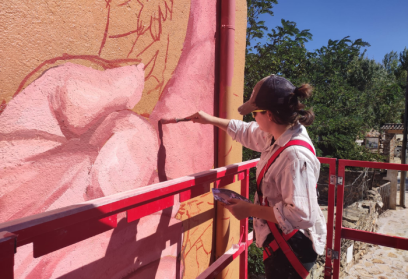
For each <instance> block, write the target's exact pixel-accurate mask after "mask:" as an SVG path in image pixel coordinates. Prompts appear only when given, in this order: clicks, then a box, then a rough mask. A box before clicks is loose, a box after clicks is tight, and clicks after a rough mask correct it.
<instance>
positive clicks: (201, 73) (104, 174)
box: [0, 0, 216, 279]
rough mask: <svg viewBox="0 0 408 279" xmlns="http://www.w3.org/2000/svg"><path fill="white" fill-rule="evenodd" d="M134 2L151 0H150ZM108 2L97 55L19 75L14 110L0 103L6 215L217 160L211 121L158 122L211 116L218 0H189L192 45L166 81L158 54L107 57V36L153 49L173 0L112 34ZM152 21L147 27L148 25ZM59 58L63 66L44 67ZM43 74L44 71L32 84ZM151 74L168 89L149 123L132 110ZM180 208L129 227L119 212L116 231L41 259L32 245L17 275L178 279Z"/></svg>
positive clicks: (0, 182) (2, 211)
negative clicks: (144, 57) (87, 63)
mask: <svg viewBox="0 0 408 279" xmlns="http://www.w3.org/2000/svg"><path fill="white" fill-rule="evenodd" d="M128 2H130V1H127V2H124V3H119V4H118V5H115V8H120V7H124V6H126V4H127V3H128ZM137 2H138V3H140V5H142V6H143V5H144V4H145V5H147V3H149V2H150V1H146V3H144V4H142V3H141V2H140V1H137ZM151 2H154V3H155V2H157V1H151ZM106 5H107V6H106V8H107V10H108V17H107V22H106V31H105V35H104V37H103V39H102V43H101V47H100V50H99V53H98V55H96V54H95V55H68V54H64V55H63V56H59V57H55V58H53V59H50V60H47V61H44V62H42V63H40V64H39V65H38V67H37V68H36V69H34V70H33V71H32V72H30V73H29V74H28V75H27V76H26V78H24V79H23V80H22V82H21V84H20V87H19V89H18V90H17V92H16V94H15V95H14V98H13V99H12V100H11V101H10V102H9V103H8V104H7V106H5V104H2V107H0V157H1V160H0V221H1V222H4V221H8V220H13V219H17V218H21V217H24V216H28V215H32V214H36V213H40V212H44V211H48V210H52V209H55V208H60V207H64V206H69V205H72V204H76V203H80V202H83V201H88V200H92V199H96V198H100V197H103V196H107V195H112V194H115V193H118V192H122V191H126V190H132V189H136V188H140V187H144V186H146V185H149V184H152V183H156V182H159V181H163V180H167V179H172V178H177V177H180V176H184V175H188V174H192V173H195V172H198V171H202V170H207V169H210V168H211V167H212V166H213V160H214V159H213V132H212V128H211V127H201V126H198V125H193V124H191V123H182V124H177V125H175V124H172V125H163V126H161V125H159V120H160V119H161V118H171V117H179V116H187V115H190V114H191V113H193V112H195V111H197V110H198V109H204V110H206V111H208V112H212V111H213V102H214V95H213V91H214V71H215V70H214V62H215V41H214V40H215V39H214V34H215V9H216V7H215V2H214V3H212V2H209V1H192V3H191V7H190V16H189V21H188V27H187V33H186V36H185V41H184V45H183V50H182V53H181V56H180V59H179V61H178V64H177V67H176V69H175V70H174V72H173V73H172V76H171V78H170V79H169V81H168V82H167V83H165V82H164V77H160V76H155V75H153V74H152V69H153V67H161V68H162V69H165V67H166V60H165V59H164V60H162V63H160V61H158V60H157V57H158V51H159V50H158V51H157V52H154V53H155V54H154V55H153V57H152V58H151V59H150V60H149V61H147V63H146V62H145V65H144V64H142V63H140V61H141V60H140V59H138V58H137V55H136V57H134V55H133V57H132V54H135V50H136V47H135V48H132V49H131V50H129V53H128V58H126V59H122V60H120V59H110V60H109V59H102V58H101V57H100V55H101V53H102V54H103V52H104V47H105V46H106V45H107V44H109V43H110V41H109V40H113V39H115V38H121V37H124V36H130V35H136V40H135V41H134V46H137V44H138V40H139V37H141V36H143V35H144V34H147V32H148V33H149V34H150V36H151V38H153V39H152V42H151V43H150V44H147V46H145V49H146V48H148V47H154V41H157V40H159V39H160V35H161V33H162V30H161V28H162V23H163V22H164V21H165V20H168V19H170V18H171V9H172V1H161V2H160V4H159V6H158V7H159V11H160V13H158V14H157V15H154V16H150V17H144V16H142V12H143V8H142V9H141V10H140V11H141V13H140V14H139V15H138V17H137V18H138V22H137V28H136V29H134V30H132V31H129V32H125V33H123V34H116V35H109V27H110V25H111V24H112V21H111V22H110V21H109V18H110V17H109V13H112V12H113V11H112V9H113V8H112V5H113V4H112V1H110V0H109V1H106ZM145 22H150V25H148V28H147V27H145V24H144V23H145ZM169 39H170V37H169V36H167V38H166V37H165V40H169ZM141 51H143V50H141ZM141 51H140V52H141ZM160 51H163V50H160ZM165 51H168V49H166V50H165ZM140 52H139V53H140ZM166 55H169V54H168V53H167V54H166ZM78 60H88V61H92V62H93V63H97V64H99V65H101V67H102V68H103V69H105V70H102V71H101V70H95V69H92V68H89V67H86V66H83V65H78V64H76V63H75V61H78ZM56 61H65V63H63V64H62V65H58V66H55V67H51V68H49V69H48V70H46V71H43V72H41V71H42V69H43V67H44V66H45V65H53V63H55V62H56ZM123 64H126V66H122V65H123ZM129 64H133V65H129ZM163 71H164V70H163ZM159 72H160V71H159ZM38 73H41V76H39V77H38V78H37V79H36V80H34V81H33V82H30V83H28V81H29V80H30V78H31V77H32V76H34V75H35V74H38ZM151 80H153V81H154V82H155V83H156V84H157V86H155V87H154V88H156V89H157V88H159V90H161V91H162V94H161V97H160V100H159V101H158V102H157V104H156V105H155V107H154V110H153V112H152V113H151V114H150V116H149V117H148V118H146V117H144V116H141V115H138V114H136V113H134V112H133V111H132V108H134V107H135V105H137V104H138V102H139V101H140V99H141V97H142V92H143V88H144V87H145V86H146V84H147V83H150V82H152V81H151ZM149 88H151V86H150V87H149ZM175 204H176V205H175V206H174V207H173V208H169V209H166V210H163V211H162V212H159V213H156V214H153V215H151V216H148V217H144V218H142V219H140V220H137V221H135V222H131V223H127V221H126V218H125V215H124V214H119V216H118V226H117V228H115V229H114V230H111V231H107V232H105V233H102V234H100V235H97V236H95V237H92V238H90V239H88V240H85V241H82V242H79V243H77V244H74V245H71V246H69V247H66V248H63V249H61V250H58V251H56V252H53V253H52V254H49V255H46V256H44V257H41V258H39V259H34V258H33V255H32V247H31V246H30V245H26V246H23V247H20V248H19V253H18V254H17V255H18V256H17V257H16V263H15V277H16V278H36V279H37V278H180V277H182V274H183V262H182V261H181V260H180V258H179V256H180V253H181V245H182V238H183V227H182V223H181V222H180V221H179V220H178V219H176V218H175V217H176V214H177V212H178V211H179V207H180V205H179V203H178V201H176V202H175Z"/></svg>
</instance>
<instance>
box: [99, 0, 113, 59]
mask: <svg viewBox="0 0 408 279" xmlns="http://www.w3.org/2000/svg"><path fill="white" fill-rule="evenodd" d="M105 1H106V8H108V16H107V17H106V27H105V32H104V34H103V39H102V43H101V47H100V48H99V53H98V55H99V56H101V52H102V49H103V47H104V46H105V43H106V37H107V36H108V29H109V17H110V2H111V1H112V0H105Z"/></svg>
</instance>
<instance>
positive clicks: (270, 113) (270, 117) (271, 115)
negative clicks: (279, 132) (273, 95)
mask: <svg viewBox="0 0 408 279" xmlns="http://www.w3.org/2000/svg"><path fill="white" fill-rule="evenodd" d="M266 113H267V114H268V119H269V121H272V122H273V114H272V112H270V111H269V110H267V111H266Z"/></svg>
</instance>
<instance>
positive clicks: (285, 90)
mask: <svg viewBox="0 0 408 279" xmlns="http://www.w3.org/2000/svg"><path fill="white" fill-rule="evenodd" d="M295 89H296V87H295V86H294V85H293V84H292V83H291V82H290V81H289V80H287V79H285V78H283V77H279V76H276V75H270V76H267V77H264V78H263V79H261V80H260V81H258V83H257V84H256V85H255V87H254V90H253V91H252V95H251V98H249V100H248V101H246V102H245V103H244V104H243V105H242V106H240V107H239V108H238V112H239V113H240V114H242V115H245V114H248V113H251V112H252V111H254V110H259V109H264V110H271V109H273V108H276V107H279V106H282V105H286V104H288V103H289V98H290V94H291V93H293V91H294V90H295Z"/></svg>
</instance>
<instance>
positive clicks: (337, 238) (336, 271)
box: [333, 160, 346, 279]
mask: <svg viewBox="0 0 408 279" xmlns="http://www.w3.org/2000/svg"><path fill="white" fill-rule="evenodd" d="M338 162H339V164H338V168H337V181H338V182H337V205H336V227H335V234H334V250H335V251H336V252H338V254H337V253H336V258H335V259H334V262H333V279H339V275H340V258H341V255H340V250H341V230H342V228H343V200H344V184H345V181H346V179H345V178H346V177H345V174H346V171H345V169H346V167H345V162H344V160H339V161H338Z"/></svg>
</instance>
